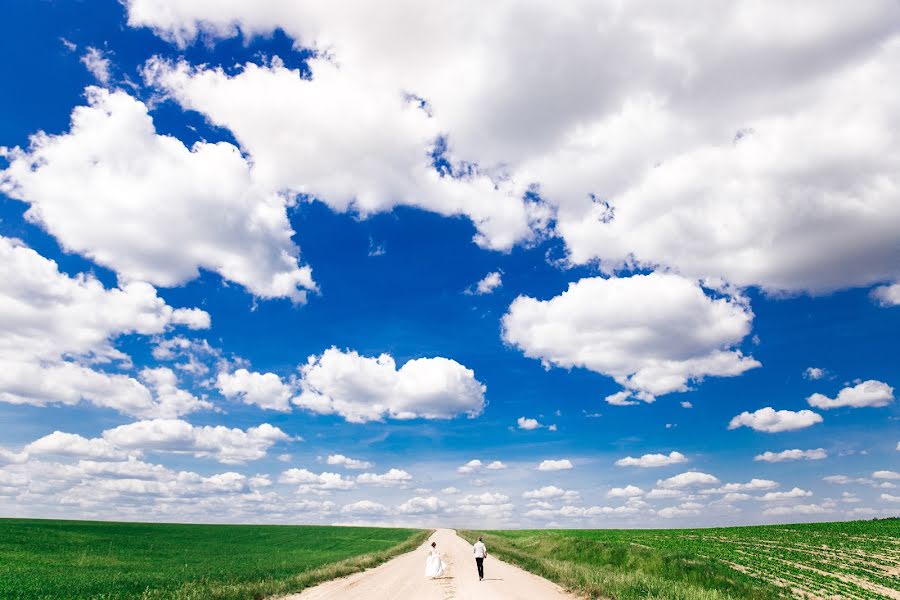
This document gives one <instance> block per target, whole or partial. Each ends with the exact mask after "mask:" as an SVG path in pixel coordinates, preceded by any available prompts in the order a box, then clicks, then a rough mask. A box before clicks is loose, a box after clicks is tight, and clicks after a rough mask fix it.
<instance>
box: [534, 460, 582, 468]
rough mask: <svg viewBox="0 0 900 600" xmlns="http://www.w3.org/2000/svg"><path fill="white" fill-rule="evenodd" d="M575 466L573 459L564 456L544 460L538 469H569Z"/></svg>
mask: <svg viewBox="0 0 900 600" xmlns="http://www.w3.org/2000/svg"><path fill="white" fill-rule="evenodd" d="M573 468H575V467H574V466H573V465H572V461H570V460H569V459H568V458H563V459H560V460H551V459H547V460H542V461H541V464H539V465H538V467H537V470H538V471H566V470H568V469H573Z"/></svg>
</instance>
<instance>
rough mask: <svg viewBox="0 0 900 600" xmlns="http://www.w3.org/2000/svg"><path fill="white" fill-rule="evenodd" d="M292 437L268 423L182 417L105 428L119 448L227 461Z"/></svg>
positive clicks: (250, 456)
mask: <svg viewBox="0 0 900 600" xmlns="http://www.w3.org/2000/svg"><path fill="white" fill-rule="evenodd" d="M291 439H292V438H291V437H290V436H289V435H287V434H286V433H284V432H283V431H282V430H281V429H279V428H278V427H273V426H272V425H269V424H268V423H263V424H262V425H259V426H257V427H250V428H248V429H247V430H243V429H238V428H229V427H225V426H223V425H216V426H210V425H204V426H194V425H191V424H190V423H188V422H187V421H182V420H179V419H153V420H148V421H137V422H135V423H130V424H128V425H120V426H119V427H115V428H113V429H107V430H106V431H104V432H103V440H105V441H106V442H108V443H110V444H112V445H113V446H115V447H116V448H121V449H124V450H140V451H143V452H173V453H183V454H190V455H193V456H196V457H200V458H204V457H209V458H213V459H215V460H217V461H219V462H221V463H224V464H238V463H244V462H247V461H251V460H258V459H260V458H263V457H264V456H265V455H266V452H267V451H268V450H269V448H271V447H272V446H274V445H275V444H276V443H278V442H286V441H290V440H291Z"/></svg>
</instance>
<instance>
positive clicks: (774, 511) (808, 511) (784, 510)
mask: <svg viewBox="0 0 900 600" xmlns="http://www.w3.org/2000/svg"><path fill="white" fill-rule="evenodd" d="M828 512H832V511H831V509H830V508H826V507H824V506H821V505H819V504H794V505H788V506H773V507H771V508H767V509H765V510H764V511H763V513H762V514H764V515H771V516H781V515H821V514H823V513H828Z"/></svg>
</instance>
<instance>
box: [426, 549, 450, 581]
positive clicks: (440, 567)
mask: <svg viewBox="0 0 900 600" xmlns="http://www.w3.org/2000/svg"><path fill="white" fill-rule="evenodd" d="M446 567H447V565H446V564H444V561H442V560H441V555H440V553H438V551H437V550H430V551H429V552H428V557H427V558H426V559H425V577H440V576H441V575H443V574H444V569H445V568H446Z"/></svg>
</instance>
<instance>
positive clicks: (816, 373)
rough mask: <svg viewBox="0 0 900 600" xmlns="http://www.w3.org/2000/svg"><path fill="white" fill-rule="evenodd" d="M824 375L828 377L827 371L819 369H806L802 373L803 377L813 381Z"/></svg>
mask: <svg viewBox="0 0 900 600" xmlns="http://www.w3.org/2000/svg"><path fill="white" fill-rule="evenodd" d="M826 375H828V371H827V370H826V369H822V368H819V367H807V368H806V370H805V371H803V377H804V378H805V379H810V380H813V381H815V380H817V379H822V378H823V377H825V376H826Z"/></svg>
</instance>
